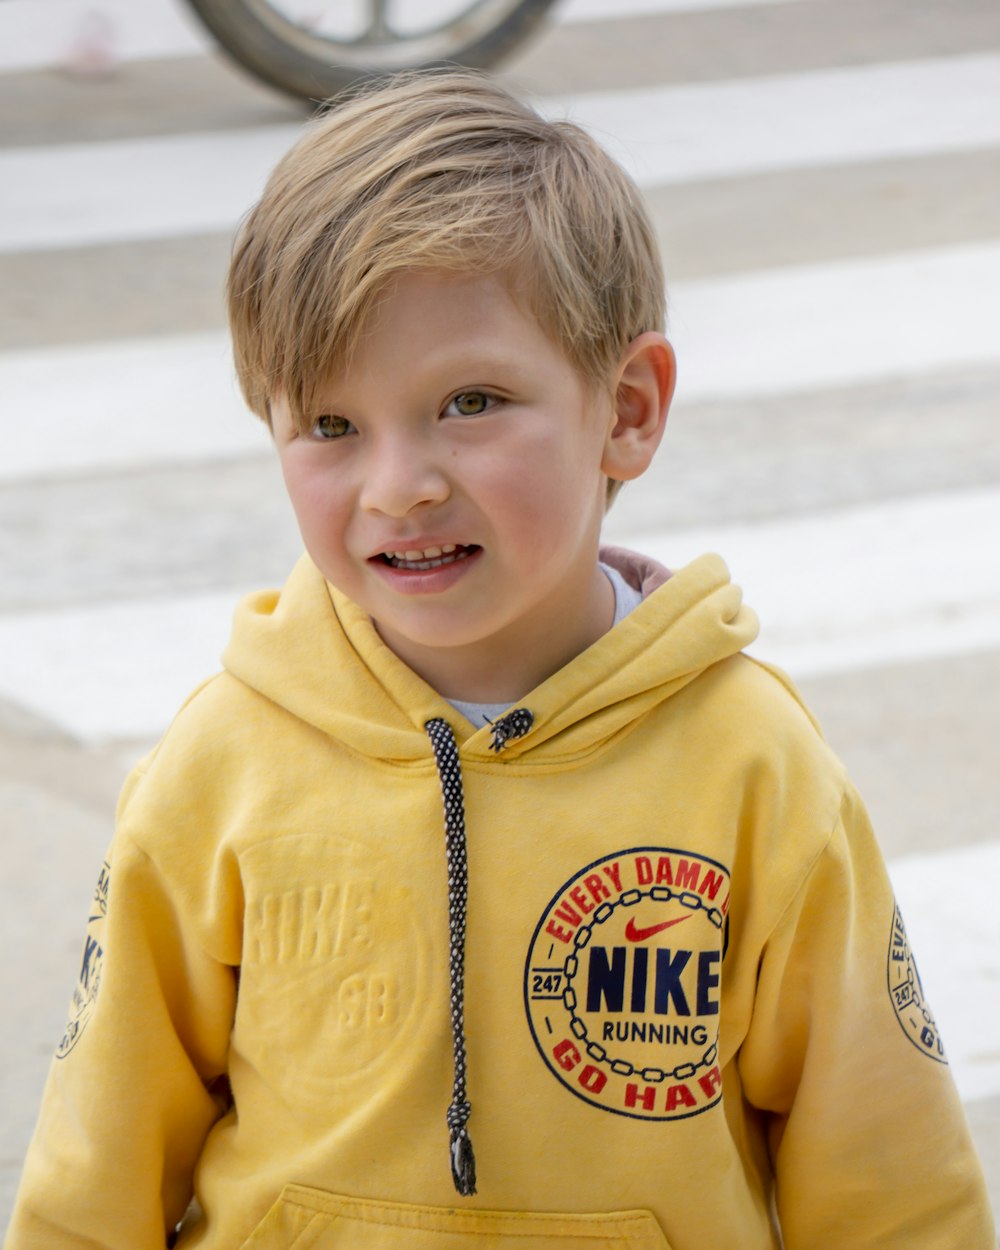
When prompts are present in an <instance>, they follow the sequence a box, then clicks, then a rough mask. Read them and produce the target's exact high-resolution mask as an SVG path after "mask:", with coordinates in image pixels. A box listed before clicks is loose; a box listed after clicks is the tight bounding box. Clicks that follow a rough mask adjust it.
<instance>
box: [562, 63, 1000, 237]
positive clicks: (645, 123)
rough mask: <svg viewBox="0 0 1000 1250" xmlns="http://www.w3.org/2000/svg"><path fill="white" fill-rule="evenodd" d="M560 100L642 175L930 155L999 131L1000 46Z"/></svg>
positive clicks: (663, 179) (642, 179)
mask: <svg viewBox="0 0 1000 1250" xmlns="http://www.w3.org/2000/svg"><path fill="white" fill-rule="evenodd" d="M563 109H565V111H566V112H567V113H568V115H569V116H570V117H571V118H573V120H575V121H577V122H579V123H580V124H581V125H584V126H586V127H587V128H588V129H589V130H591V131H592V132H593V133H594V135H595V137H597V138H598V139H600V140H601V141H602V142H603V143H604V144H605V145H606V146H607V147H608V149H609V150H610V151H611V152H612V154H613V155H614V156H616V157H617V158H618V159H619V160H620V161H621V162H622V164H623V165H624V166H625V168H626V169H628V170H629V171H630V172H631V173H632V174H633V175H634V177H635V178H636V179H637V180H638V182H639V183H640V184H641V185H643V186H663V185H667V184H670V183H678V182H691V181H694V180H697V179H702V178H729V177H734V176H737V175H742V174H756V173H762V172H767V171H770V170H781V169H793V168H808V167H817V166H822V165H834V164H843V163H847V162H860V161H876V160H886V159H889V158H892V157H904V156H924V155H928V154H930V153H939V152H948V151H954V150H969V149H973V148H978V147H987V146H993V145H995V144H996V143H997V142H998V141H1000V56H998V55H996V54H993V53H989V54H984V55H980V56H965V57H949V58H941V59H940V60H933V61H912V62H904V63H900V64H895V65H870V66H860V67H856V68H850V69H829V70H812V71H809V72H807V73H799V74H784V75H775V76H771V77H762V78H755V79H742V80H739V81H729V82H721V83H697V84H692V85H688V86H678V87H651V88H641V89H635V90H632V91H616V92H613V93H612V92H600V93H594V94H591V95H580V96H576V97H572V98H569V99H567V100H564V101H560V102H554V103H553V106H551V107H549V108H547V110H546V111H547V112H548V113H550V114H552V113H556V112H559V111H560V110H563ZM789 212H790V213H791V212H794V205H789Z"/></svg>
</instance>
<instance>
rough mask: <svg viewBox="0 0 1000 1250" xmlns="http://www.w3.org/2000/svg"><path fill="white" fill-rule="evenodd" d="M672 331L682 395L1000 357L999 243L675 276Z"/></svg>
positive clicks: (733, 393) (856, 379) (760, 389)
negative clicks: (691, 278) (685, 278)
mask: <svg viewBox="0 0 1000 1250" xmlns="http://www.w3.org/2000/svg"><path fill="white" fill-rule="evenodd" d="M670 336H671V338H672V339H673V341H674V344H675V347H676V349H677V355H678V362H679V364H678V386H677V396H678V399H679V400H683V401H685V402H690V401H695V400H702V399H720V398H728V399H733V398H739V397H740V396H748V395H774V394H780V393H782V392H788V391H799V390H817V389H819V388H821V387H841V386H850V385H853V384H856V383H861V382H871V381H876V380H879V379H888V378H894V377H902V376H904V375H907V374H918V375H919V374H922V373H926V372H930V371H932V370H934V369H945V368H960V367H962V366H965V365H974V364H977V363H989V362H996V361H1000V243H990V244H984V245H969V246H964V247H955V248H942V249H933V250H930V249H929V250H926V251H914V252H899V253H896V254H890V255H887V256H880V257H877V258H872V259H869V260H855V259H852V260H841V261H836V262H834V263H830V264H822V265H803V266H800V267H791V266H789V267H788V268H784V269H773V270H769V271H757V272H751V273H746V274H740V275H737V276H727V277H720V278H712V279H707V280H703V281H697V282H678V283H677V284H676V286H675V287H673V288H672V297H671V310H670ZM998 416H1000V408H998Z"/></svg>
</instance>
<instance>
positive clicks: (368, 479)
mask: <svg viewBox="0 0 1000 1250" xmlns="http://www.w3.org/2000/svg"><path fill="white" fill-rule="evenodd" d="M450 493H451V487H450V485H449V482H448V478H447V476H446V475H445V474H444V473H443V472H442V470H441V469H440V467H439V466H438V464H437V462H436V458H435V457H434V456H433V454H432V452H431V449H430V448H429V447H428V446H427V445H426V444H425V443H424V441H423V440H421V439H417V438H410V437H405V436H400V435H393V436H390V437H383V438H380V439H378V440H377V442H376V443H375V444H374V445H373V446H372V448H371V454H370V455H369V457H368V458H367V461H366V463H365V466H364V481H363V483H362V488H361V506H362V508H364V510H365V511H366V512H380V513H382V515H383V516H393V517H402V516H406V515H407V514H408V513H410V512H412V511H413V510H414V509H415V508H421V507H430V506H433V505H435V504H440V503H443V502H444V501H445V500H446V499H447V498H448V496H449V494H450Z"/></svg>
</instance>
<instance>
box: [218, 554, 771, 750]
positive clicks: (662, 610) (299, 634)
mask: <svg viewBox="0 0 1000 1250" xmlns="http://www.w3.org/2000/svg"><path fill="white" fill-rule="evenodd" d="M601 558H602V560H604V561H605V562H606V563H609V564H612V565H614V566H615V567H616V568H618V569H619V570H620V571H621V572H622V574H623V576H624V577H625V578H626V580H627V581H629V582H631V583H632V584H633V585H634V586H636V587H638V588H640V589H641V590H642V591H643V593H644V595H645V598H644V600H643V602H642V603H641V604H640V605H639V606H638V607H637V608H635V609H634V610H633V611H632V612H631V613H630V614H629V615H628V616H627V617H626V619H625V620H624V621H622V622H620V623H619V624H618V625H617V626H615V628H614V629H613V630H610V631H609V632H608V633H607V634H605V635H604V636H603V637H602V638H599V639H598V640H597V642H595V643H594V644H593V646H591V647H589V648H588V649H587V650H586V651H584V652H583V653H582V654H581V655H579V656H577V657H576V659H575V660H573V661H572V662H571V663H570V664H568V665H566V666H565V667H564V668H563V669H561V670H560V671H559V672H558V673H555V674H554V675H553V676H552V677H550V678H549V679H548V680H547V681H545V682H543V683H542V684H541V685H539V686H537V687H536V688H535V689H534V690H532V691H528V692H525V695H524V697H523V698H522V699H520V700H519V701H518V702H519V703H520V704H523V705H524V706H525V707H527V708H529V709H530V712H531V715H532V726H531V728H530V730H529V731H528V732H527V733H526V734H525V735H524V736H523V737H519V738H514V739H511V740H510V741H508V742H507V743H506V745H505V747H504V752H503V754H504V759H505V760H510V759H513V758H517V759H518V760H519V762H520V763H522V764H523V765H526V766H530V765H531V764H534V763H539V764H541V763H544V764H546V765H549V766H551V765H552V764H554V763H557V762H570V761H572V759H574V758H576V757H579V756H580V755H582V754H584V753H587V752H589V751H591V750H593V749H594V748H595V747H597V746H599V745H600V744H601V743H602V742H603V741H606V740H607V739H608V738H610V737H612V736H613V735H615V734H617V733H618V732H620V731H621V730H622V729H623V728H624V727H625V726H626V725H627V724H629V723H630V722H631V721H634V720H635V719H637V718H638V717H640V716H642V715H643V714H644V713H645V712H646V711H648V710H649V709H650V708H651V707H653V706H654V705H655V704H657V703H660V702H662V701H663V700H664V699H668V698H670V697H671V696H672V695H673V694H675V693H676V692H677V691H678V690H681V689H683V687H685V686H686V685H688V684H689V683H690V682H691V681H693V680H694V679H695V678H696V677H697V676H698V675H699V673H701V672H703V671H704V670H705V669H706V668H708V667H709V666H710V665H712V664H715V663H718V662H719V661H720V660H724V659H726V658H727V657H729V656H731V655H734V654H736V653H737V652H738V651H741V650H742V649H743V648H744V647H745V646H747V645H748V644H749V643H750V642H752V641H753V639H754V638H755V637H756V635H757V620H756V617H755V615H754V613H753V612H752V611H751V610H750V609H749V608H747V607H746V606H745V605H744V604H743V599H742V593H741V591H740V589H739V587H737V586H734V585H733V584H732V582H731V581H730V579H729V573H728V570H727V569H726V566H725V564H724V563H723V561H722V560H721V559H720V557H718V556H716V555H705V556H701V557H699V558H698V559H697V560H695V561H694V562H693V563H691V564H689V565H688V566H687V567H685V568H682V569H680V570H679V571H677V572H675V573H673V574H671V573H668V571H667V570H666V569H664V568H663V567H662V566H660V565H658V564H656V563H655V562H654V561H651V560H647V559H645V558H644V557H641V556H637V555H635V554H633V553H631V552H627V551H623V550H621V549H617V548H604V549H603V550H602V552H601ZM223 663H224V665H225V667H226V669H227V670H228V671H229V672H230V673H231V674H232V675H233V676H234V677H236V678H238V679H239V680H240V681H242V682H244V683H245V684H246V685H247V686H250V687H251V688H252V689H254V690H256V691H258V692H259V693H260V694H262V695H264V696H265V697H266V698H268V699H270V700H271V701H272V702H274V703H276V704H278V705H279V706H281V707H283V708H285V709H286V710H287V711H289V712H290V713H292V714H293V715H294V716H296V717H298V718H299V719H301V720H303V721H305V722H307V723H309V724H311V725H314V726H316V728H318V729H320V730H322V731H323V732H324V733H326V734H329V735H330V736H332V737H334V738H336V739H338V740H339V741H341V742H343V743H344V745H345V746H347V747H349V748H350V749H351V750H353V751H356V752H358V753H360V754H362V755H367V756H372V757H375V758H378V759H382V760H385V761H387V762H398V763H406V762H410V761H414V762H415V761H418V760H419V761H426V759H427V754H428V743H427V734H426V731H425V728H424V726H425V724H426V723H427V721H428V720H431V719H434V718H440V719H443V720H446V721H447V722H448V723H449V724H450V725H451V726H452V728H453V730H454V732H455V735H456V737H457V739H458V741H459V743H460V744H461V749H462V755H463V757H464V758H465V759H475V758H477V757H481V758H483V759H487V758H488V759H494V760H495V758H496V756H495V755H494V753H493V750H492V748H491V735H490V730H489V728H488V727H487V728H481V729H474V728H473V727H472V726H470V725H469V723H468V722H467V721H466V720H465V719H464V718H463V717H462V716H461V715H460V714H459V713H458V712H456V711H455V709H454V708H452V706H451V704H449V703H448V702H446V701H445V700H444V699H443V698H441V696H439V695H438V694H437V693H436V692H435V691H434V690H432V689H431V687H430V686H428V685H427V683H426V682H424V681H423V680H422V679H421V678H420V677H418V676H417V675H416V674H415V673H413V672H412V671H411V670H410V669H409V668H407V667H406V665H405V664H403V663H402V662H401V661H400V660H399V659H398V658H397V657H396V656H395V655H394V654H393V653H392V652H391V651H390V650H389V648H388V647H386V645H385V644H384V643H383V642H382V640H381V639H380V638H379V636H378V634H377V633H376V631H375V629H374V627H373V626H372V624H371V622H370V620H369V619H368V617H367V616H366V614H365V613H364V612H363V611H362V610H361V609H360V608H359V607H358V606H357V605H356V604H355V603H353V602H352V601H351V600H350V599H348V598H346V596H344V595H342V594H341V593H340V592H339V591H337V590H335V589H334V588H333V587H331V586H329V585H328V584H327V582H326V581H325V580H324V579H323V577H322V575H321V574H320V573H319V572H318V570H317V569H316V567H315V565H313V563H312V562H311V560H310V559H309V558H308V557H307V556H303V557H302V559H301V560H300V561H299V563H298V564H297V565H296V566H295V569H294V570H293V572H292V574H291V576H290V578H289V580H288V582H287V583H286V585H285V587H284V589H283V590H281V591H280V592H277V591H264V592H261V593H258V594H254V595H250V596H249V597H247V598H246V599H244V600H243V601H242V602H241V603H240V604H239V606H238V607H237V610H236V614H235V619H234V625H233V634H232V639H231V641H230V643H229V646H228V647H227V649H226V651H225V653H224V655H223Z"/></svg>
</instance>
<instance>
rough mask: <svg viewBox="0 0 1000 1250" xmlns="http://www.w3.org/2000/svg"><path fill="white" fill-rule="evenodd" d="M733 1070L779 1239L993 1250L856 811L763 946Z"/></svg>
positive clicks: (979, 1193)
mask: <svg viewBox="0 0 1000 1250" xmlns="http://www.w3.org/2000/svg"><path fill="white" fill-rule="evenodd" d="M740 1071H741V1076H742V1079H743V1082H744V1088H745V1091H746V1095H747V1097H748V1098H749V1100H750V1101H751V1102H752V1103H753V1104H755V1105H756V1106H758V1107H760V1108H762V1109H763V1110H765V1111H766V1112H769V1113H771V1117H772V1118H771V1133H770V1147H771V1154H772V1159H773V1164H774V1170H775V1176H776V1185H777V1205H778V1212H779V1218H780V1222H781V1228H782V1233H783V1237H784V1245H785V1247H786V1250H814V1248H815V1247H816V1246H823V1247H825V1248H826V1250H890V1247H891V1248H893V1250H898V1247H900V1246H906V1247H907V1250H992V1248H993V1247H994V1246H995V1244H996V1243H995V1233H994V1231H993V1224H992V1217H991V1214H990V1206H989V1200H988V1198H987V1195H986V1188H985V1183H984V1180H983V1176H982V1171H981V1169H980V1166H979V1163H978V1160H977V1158H976V1155H975V1151H974V1148H973V1145H972V1142H971V1139H970V1136H969V1132H968V1128H967V1125H966V1122H965V1117H964V1113H963V1110H962V1106H961V1103H960V1101H959V1098H958V1093H957V1091H956V1088H955V1085H954V1082H953V1080H952V1077H951V1073H950V1071H949V1069H948V1066H947V1062H946V1059H945V1052H944V1049H943V1046H942V1045H941V1042H940V1038H939V1036H938V1033H937V1027H936V1025H935V1023H934V1019H933V1015H932V1013H931V1011H930V1008H929V1006H928V1004H927V1002H926V1001H925V1000H924V997H923V990H922V988H921V985H920V981H919V977H918V975H917V972H916V964H915V962H914V959H913V956H912V952H911V951H910V949H909V945H908V943H907V939H906V933H905V928H904V927H903V924H902V918H901V916H900V914H899V911H898V909H897V908H896V906H895V903H894V900H893V895H892V890H891V887H890V884H889V880H888V875H887V873H886V870H885V865H884V863H883V860H882V857H881V854H880V852H879V850H878V847H877V845H876V843H875V840H874V837H873V836H872V833H871V829H870V826H869V823H868V819H867V816H866V814H865V812H864V809H863V807H862V805H861V803H860V801H859V800H858V799H857V797H856V796H855V795H854V794H852V793H850V792H849V793H848V794H847V796H846V798H845V800H844V802H843V805H842V807H841V810H840V815H839V819H838V821H837V824H836V827H835V828H834V830H833V833H832V836H831V837H830V839H829V841H828V842H827V844H826V846H825V848H824V850H823V851H822V853H821V854H820V855H819V857H818V859H817V860H816V862H815V863H814V864H813V865H812V867H811V870H810V872H809V874H808V876H807V878H806V880H805V882H804V884H803V885H802V887H801V888H800V889H799V890H798V892H797V894H796V895H795V897H794V898H793V899H792V901H791V903H790V904H789V905H788V907H787V909H786V910H785V913H784V915H783V916H782V917H781V919H780V920H779V922H778V924H777V926H776V927H775V929H774V931H773V932H772V934H771V936H770V938H769V940H768V941H767V943H766V947H765V950H764V952H763V955H762V959H761V966H760V979H759V986H758V993H757V999H756V1005H755V1009H754V1016H753V1022H752V1025H751V1028H750V1031H749V1034H748V1036H747V1039H746V1041H745V1043H744V1045H743V1048H742V1054H741V1059H740Z"/></svg>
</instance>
